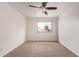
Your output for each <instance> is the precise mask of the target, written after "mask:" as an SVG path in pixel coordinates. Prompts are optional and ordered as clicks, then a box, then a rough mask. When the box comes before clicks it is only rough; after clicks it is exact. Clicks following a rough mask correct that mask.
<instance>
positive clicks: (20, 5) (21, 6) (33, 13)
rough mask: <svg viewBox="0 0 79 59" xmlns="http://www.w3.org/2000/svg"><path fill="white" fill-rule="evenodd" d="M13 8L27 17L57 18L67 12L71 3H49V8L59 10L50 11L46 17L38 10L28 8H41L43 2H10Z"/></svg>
mask: <svg viewBox="0 0 79 59" xmlns="http://www.w3.org/2000/svg"><path fill="white" fill-rule="evenodd" d="M8 4H10V5H11V6H12V7H13V8H15V9H16V10H18V11H19V12H20V13H21V14H22V15H24V16H25V17H57V16H59V15H60V14H61V12H62V11H64V10H66V9H67V8H68V7H69V5H70V4H71V2H48V4H47V7H57V8H58V9H57V10H48V15H44V14H42V13H41V12H39V13H38V11H40V10H39V9H37V8H31V7H28V5H35V6H41V2H9V3H8Z"/></svg>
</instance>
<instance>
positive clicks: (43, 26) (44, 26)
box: [38, 22, 51, 32]
mask: <svg viewBox="0 0 79 59" xmlns="http://www.w3.org/2000/svg"><path fill="white" fill-rule="evenodd" d="M50 31H51V22H38V32H50Z"/></svg>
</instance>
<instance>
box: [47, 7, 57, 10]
mask: <svg viewBox="0 0 79 59" xmlns="http://www.w3.org/2000/svg"><path fill="white" fill-rule="evenodd" d="M46 9H47V10H56V9H57V7H46Z"/></svg>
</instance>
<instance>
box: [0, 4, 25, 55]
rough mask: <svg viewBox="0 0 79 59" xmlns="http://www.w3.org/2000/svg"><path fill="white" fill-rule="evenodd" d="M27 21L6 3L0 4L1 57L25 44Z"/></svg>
mask: <svg viewBox="0 0 79 59" xmlns="http://www.w3.org/2000/svg"><path fill="white" fill-rule="evenodd" d="M25 22H26V19H25V18H24V17H23V16H22V15H21V14H20V13H19V12H17V11H16V10H15V9H13V8H12V7H10V6H9V5H8V4H6V3H0V56H4V55H5V54H7V53H8V52H10V51H12V50H13V49H14V48H16V47H17V46H19V45H21V44H22V43H23V42H25V41H26V40H25V32H26V23H25Z"/></svg>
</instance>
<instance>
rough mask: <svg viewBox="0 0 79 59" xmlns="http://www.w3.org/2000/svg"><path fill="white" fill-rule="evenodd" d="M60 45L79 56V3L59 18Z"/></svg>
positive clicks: (74, 4)
mask: <svg viewBox="0 0 79 59" xmlns="http://www.w3.org/2000/svg"><path fill="white" fill-rule="evenodd" d="M59 40H60V43H61V44H63V45H64V46H65V47H67V48H68V49H70V50H71V51H72V52H74V53H75V54H77V55H78V56H79V3H73V4H72V6H70V7H68V9H66V10H65V11H63V12H62V14H61V16H60V18H59Z"/></svg>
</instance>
